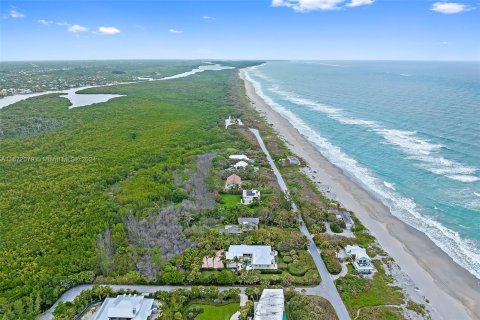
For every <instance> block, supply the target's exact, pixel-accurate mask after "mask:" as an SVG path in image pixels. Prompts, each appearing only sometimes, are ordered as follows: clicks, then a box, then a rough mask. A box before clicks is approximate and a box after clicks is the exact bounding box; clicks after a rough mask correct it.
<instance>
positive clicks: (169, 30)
mask: <svg viewBox="0 0 480 320" xmlns="http://www.w3.org/2000/svg"><path fill="white" fill-rule="evenodd" d="M168 32H170V33H183V32H184V31H183V30H177V29H168Z"/></svg>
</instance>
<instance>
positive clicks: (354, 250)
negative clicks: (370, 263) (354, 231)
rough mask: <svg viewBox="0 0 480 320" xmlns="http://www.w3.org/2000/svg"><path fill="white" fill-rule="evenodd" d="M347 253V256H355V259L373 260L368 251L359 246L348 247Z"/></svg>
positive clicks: (346, 248)
mask: <svg viewBox="0 0 480 320" xmlns="http://www.w3.org/2000/svg"><path fill="white" fill-rule="evenodd" d="M345 252H346V253H347V255H349V256H352V255H355V259H360V258H367V259H368V260H371V258H370V257H369V256H368V254H367V251H366V250H365V249H364V248H361V247H359V246H357V245H354V246H350V245H348V246H346V247H345Z"/></svg>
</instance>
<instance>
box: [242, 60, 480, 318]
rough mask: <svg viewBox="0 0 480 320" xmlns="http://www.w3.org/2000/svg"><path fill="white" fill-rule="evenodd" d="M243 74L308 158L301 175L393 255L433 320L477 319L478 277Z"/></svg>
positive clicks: (259, 102) (285, 136)
mask: <svg viewBox="0 0 480 320" xmlns="http://www.w3.org/2000/svg"><path fill="white" fill-rule="evenodd" d="M244 72H245V71H244V70H243V69H241V70H240V72H239V76H240V78H241V79H242V80H243V81H244V83H245V90H246V95H247V97H248V98H249V99H250V101H251V102H252V106H253V107H254V108H255V109H256V110H257V111H258V112H259V113H260V114H261V115H263V116H264V117H265V118H266V120H267V123H269V124H271V125H272V127H273V129H274V130H275V131H276V133H277V134H278V135H279V136H280V138H281V139H282V140H284V141H285V143H286V145H287V147H288V148H289V149H290V150H291V151H292V152H293V153H295V154H296V155H297V156H299V157H301V158H303V159H304V160H305V161H306V163H307V166H308V167H307V168H305V170H304V173H306V174H307V176H308V177H309V178H310V179H311V180H312V181H314V182H316V183H317V186H318V185H319V184H318V183H321V186H322V187H323V188H325V186H326V187H327V188H328V189H329V190H331V191H332V193H334V194H335V200H337V201H339V202H340V203H341V204H342V206H343V207H345V208H347V209H349V210H352V211H353V212H354V213H355V215H356V216H357V218H358V219H359V220H360V221H361V222H362V223H363V224H364V225H365V226H366V227H367V228H368V229H369V230H370V232H371V233H372V234H373V235H374V236H375V237H376V239H377V241H378V242H379V244H380V246H381V247H382V248H383V249H384V250H385V251H386V252H388V254H389V255H390V256H391V257H392V258H394V260H395V262H396V263H397V264H398V265H399V266H400V267H401V270H402V271H403V272H404V273H406V274H407V275H408V277H409V278H410V279H411V281H413V283H414V285H411V286H409V288H404V289H405V290H406V291H407V293H408V294H409V296H412V297H413V296H417V297H418V296H419V297H425V298H426V299H428V300H429V302H430V303H428V304H427V303H425V301H422V303H424V304H426V305H427V307H428V308H429V309H430V311H431V315H432V317H433V318H434V319H480V302H479V301H480V280H479V279H477V278H476V277H475V276H473V275H472V274H471V273H469V272H468V271H467V270H465V269H463V268H462V267H461V266H459V265H458V264H457V263H455V262H454V261H453V260H452V258H450V256H448V255H447V254H446V253H445V252H444V251H442V250H441V249H440V248H439V247H437V246H436V245H435V244H434V243H433V241H431V240H430V239H429V238H428V237H427V236H426V235H425V234H424V233H422V232H420V231H418V230H417V229H415V228H413V227H411V226H409V225H407V224H406V223H404V222H403V221H401V220H399V219H398V218H396V217H394V216H393V215H392V214H391V213H390V211H389V209H388V208H387V207H386V206H385V205H384V204H383V203H382V202H380V201H379V200H378V199H376V198H375V197H374V196H372V195H371V194H370V193H368V192H367V191H366V190H365V189H364V188H363V187H361V186H360V185H359V184H357V183H356V182H355V181H353V180H352V179H351V178H350V177H348V176H347V175H346V174H345V173H344V172H343V171H342V170H341V169H340V168H338V167H336V166H335V165H333V164H332V163H330V162H329V161H328V160H327V159H326V158H325V157H324V156H323V155H322V154H321V153H320V152H319V151H318V150H317V149H316V148H315V147H314V146H313V145H311V144H310V143H309V142H308V141H307V140H306V138H305V137H304V136H303V135H302V134H300V133H299V132H298V131H297V129H295V128H294V127H293V125H291V124H290V123H289V122H288V121H287V120H286V119H285V118H283V117H282V116H281V115H280V114H278V113H277V112H276V111H274V110H273V109H272V108H271V107H270V106H269V105H268V104H267V103H266V102H265V101H264V100H263V99H262V98H261V97H260V96H259V95H258V94H257V93H256V91H255V88H254V86H253V85H252V83H250V82H249V81H248V80H246V79H245V76H244ZM323 191H324V190H323ZM326 195H327V196H328V193H326ZM432 266H435V268H432ZM415 300H417V299H415ZM417 302H419V301H417Z"/></svg>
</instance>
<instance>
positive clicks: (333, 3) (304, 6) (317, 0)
mask: <svg viewBox="0 0 480 320" xmlns="http://www.w3.org/2000/svg"><path fill="white" fill-rule="evenodd" d="M345 1H346V0H272V7H287V8H292V9H293V10H295V11H297V12H308V11H315V10H339V9H342V8H343V7H359V6H363V5H370V4H373V3H374V2H375V0H350V2H348V3H347V4H345V5H344V3H345Z"/></svg>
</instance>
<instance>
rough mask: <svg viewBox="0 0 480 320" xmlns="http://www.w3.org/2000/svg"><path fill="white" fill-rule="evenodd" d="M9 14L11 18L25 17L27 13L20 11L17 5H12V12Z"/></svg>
mask: <svg viewBox="0 0 480 320" xmlns="http://www.w3.org/2000/svg"><path fill="white" fill-rule="evenodd" d="M8 15H9V16H10V18H25V15H24V14H23V13H21V12H20V11H18V10H17V8H15V7H10V12H9V14H8Z"/></svg>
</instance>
